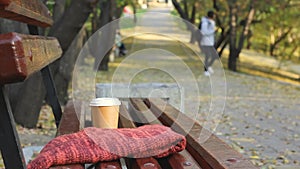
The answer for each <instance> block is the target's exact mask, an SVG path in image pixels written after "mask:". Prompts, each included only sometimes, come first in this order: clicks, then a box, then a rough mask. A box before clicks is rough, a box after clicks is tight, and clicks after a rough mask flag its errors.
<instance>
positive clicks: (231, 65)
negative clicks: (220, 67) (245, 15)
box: [228, 3, 237, 71]
mask: <svg viewBox="0 0 300 169" xmlns="http://www.w3.org/2000/svg"><path fill="white" fill-rule="evenodd" d="M229 10H230V41H229V46H230V47H229V58H228V69H229V70H232V71H236V70H237V69H236V61H237V49H236V46H235V45H236V31H237V29H236V27H237V6H236V4H235V3H234V4H230V5H229Z"/></svg>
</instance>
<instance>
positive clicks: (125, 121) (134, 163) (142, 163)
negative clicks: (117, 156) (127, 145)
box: [119, 105, 161, 169]
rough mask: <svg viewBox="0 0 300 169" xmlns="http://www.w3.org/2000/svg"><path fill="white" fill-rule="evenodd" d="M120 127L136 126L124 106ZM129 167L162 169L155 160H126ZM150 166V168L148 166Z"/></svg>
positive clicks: (135, 168) (133, 168)
mask: <svg viewBox="0 0 300 169" xmlns="http://www.w3.org/2000/svg"><path fill="white" fill-rule="evenodd" d="M119 124H120V127H123V128H135V127H136V126H135V124H134V123H133V121H132V117H131V116H130V113H129V112H128V111H127V109H126V107H125V106H124V105H121V106H120V120H119ZM126 162H127V166H128V167H129V168H132V169H147V167H150V166H149V165H151V167H152V168H153V169H161V166H160V165H159V163H158V162H157V161H156V160H155V159H154V158H153V157H148V158H137V159H126ZM147 165H148V166H147Z"/></svg>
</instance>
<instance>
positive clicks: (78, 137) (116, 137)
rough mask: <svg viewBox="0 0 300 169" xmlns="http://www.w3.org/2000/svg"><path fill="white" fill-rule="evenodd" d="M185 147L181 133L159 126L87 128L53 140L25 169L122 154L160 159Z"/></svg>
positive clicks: (84, 161) (116, 156)
mask: <svg viewBox="0 0 300 169" xmlns="http://www.w3.org/2000/svg"><path fill="white" fill-rule="evenodd" d="M185 146H186V139H185V137H184V136H182V135H180V134H177V133H175V132H173V131H172V130H171V129H170V128H168V127H165V126H161V125H145V126H142V127H139V128H134V129H127V128H121V129H99V128H94V127H90V128H85V129H83V130H81V131H79V132H77V133H73V134H68V135H63V136H59V137H57V138H55V139H53V140H52V141H50V142H49V143H48V144H47V145H46V146H45V147H44V148H43V149H42V151H41V153H40V154H39V155H38V156H37V157H36V158H35V159H34V160H33V161H31V162H30V163H29V164H28V166H27V168H28V169H47V168H50V167H51V166H56V165H64V164H76V163H82V164H83V163H96V162H98V161H110V160H115V159H119V158H121V157H134V158H142V157H150V156H154V157H157V158H160V157H165V156H168V155H169V154H171V153H175V152H179V151H182V150H183V149H185Z"/></svg>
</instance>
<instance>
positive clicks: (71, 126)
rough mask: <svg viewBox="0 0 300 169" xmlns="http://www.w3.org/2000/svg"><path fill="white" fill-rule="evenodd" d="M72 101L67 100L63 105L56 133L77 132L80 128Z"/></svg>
mask: <svg viewBox="0 0 300 169" xmlns="http://www.w3.org/2000/svg"><path fill="white" fill-rule="evenodd" d="M74 106H75V105H74V103H73V101H68V103H67V104H66V106H65V109H64V112H63V114H62V118H61V120H60V124H59V126H58V131H57V135H58V136H59V135H64V134H71V133H75V132H78V131H79V129H80V123H79V118H78V116H77V114H76V111H75V107H74Z"/></svg>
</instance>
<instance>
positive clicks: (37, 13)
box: [0, 0, 62, 169]
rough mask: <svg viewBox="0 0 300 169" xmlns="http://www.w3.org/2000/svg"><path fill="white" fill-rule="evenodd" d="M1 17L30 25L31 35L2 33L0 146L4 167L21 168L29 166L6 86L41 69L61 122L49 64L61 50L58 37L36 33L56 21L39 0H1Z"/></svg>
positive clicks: (0, 43) (0, 51) (48, 94)
mask: <svg viewBox="0 0 300 169" xmlns="http://www.w3.org/2000/svg"><path fill="white" fill-rule="evenodd" d="M0 17H1V18H7V19H11V20H16V21H20V22H24V23H26V24H28V28H29V32H30V34H31V35H24V34H20V33H15V32H11V33H7V34H1V35H0V85H1V90H0V116H1V117H0V148H1V153H2V157H3V160H4V164H5V167H6V168H8V169H21V168H26V164H25V160H24V157H23V153H22V149H21V146H20V141H19V137H18V133H17V131H16V128H15V122H14V118H13V114H12V111H11V107H10V103H9V100H8V97H7V91H6V88H5V85H6V84H9V83H16V82H22V81H24V80H25V79H27V78H28V77H30V75H32V74H33V73H35V72H37V71H40V70H41V73H42V76H43V80H44V84H45V87H46V90H47V97H48V100H49V102H50V105H51V107H52V110H53V114H54V116H55V121H56V124H57V125H58V124H59V122H60V118H61V115H62V111H61V106H60V105H59V102H58V99H57V96H56V91H55V87H54V83H53V81H52V76H51V73H50V69H49V67H48V65H49V64H50V63H52V62H53V61H54V60H56V59H58V58H59V57H60V56H61V54H62V50H61V47H60V44H59V43H58V41H57V39H56V38H50V37H43V36H37V35H38V28H37V26H40V27H47V26H50V25H52V23H53V20H52V18H51V16H50V12H49V11H48V9H47V7H46V6H45V5H44V4H43V3H42V2H41V1H40V0H30V1H28V0H0ZM33 92H34V91H33ZM24 118H26V117H24Z"/></svg>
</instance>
